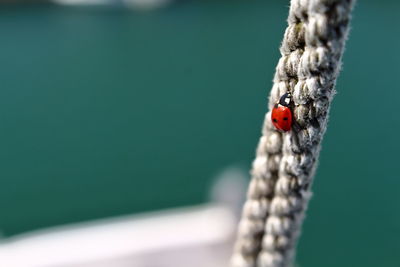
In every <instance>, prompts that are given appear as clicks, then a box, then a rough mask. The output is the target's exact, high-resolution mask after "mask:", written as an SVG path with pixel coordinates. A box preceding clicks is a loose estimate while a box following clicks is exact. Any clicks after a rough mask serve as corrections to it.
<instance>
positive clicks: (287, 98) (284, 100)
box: [279, 93, 292, 107]
mask: <svg viewBox="0 0 400 267" xmlns="http://www.w3.org/2000/svg"><path fill="white" fill-rule="evenodd" d="M291 101H292V95H291V94H290V93H285V94H283V95H282V96H281V98H280V99H279V105H282V106H284V107H289V105H290V102H291Z"/></svg>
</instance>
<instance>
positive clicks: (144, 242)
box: [0, 167, 245, 267]
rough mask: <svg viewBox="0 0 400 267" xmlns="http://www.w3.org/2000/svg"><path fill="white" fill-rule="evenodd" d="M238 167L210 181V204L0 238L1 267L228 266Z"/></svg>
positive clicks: (240, 191) (239, 187)
mask: <svg viewBox="0 0 400 267" xmlns="http://www.w3.org/2000/svg"><path fill="white" fill-rule="evenodd" d="M244 179H245V174H244V172H243V171H242V170H241V169H238V168H235V167H233V168H228V169H226V170H225V171H223V172H221V174H220V175H219V176H218V177H217V181H216V183H215V185H214V186H213V190H212V196H213V198H214V200H216V201H215V202H214V203H213V202H212V203H210V204H207V205H201V206H195V207H189V208H181V209H173V210H167V211H162V212H153V213H147V214H143V215H135V216H125V217H120V218H114V219H106V220H98V221H94V222H90V223H80V224H75V225H70V226H64V227H57V228H52V229H49V230H45V231H36V232H33V233H29V234H24V235H20V236H17V237H14V238H11V239H8V240H5V241H3V242H2V243H0V266H4V267H188V266H190V267H204V266H207V267H223V266H228V261H229V257H230V254H231V249H232V242H233V238H234V235H235V232H236V231H235V228H236V223H237V218H238V217H237V214H235V213H236V212H235V211H236V210H237V206H238V205H240V204H241V203H240V202H241V201H240V200H241V199H242V198H243V196H244V187H242V185H244V182H243V180H244Z"/></svg>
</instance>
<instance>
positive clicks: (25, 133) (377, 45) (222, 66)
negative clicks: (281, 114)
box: [0, 0, 400, 267]
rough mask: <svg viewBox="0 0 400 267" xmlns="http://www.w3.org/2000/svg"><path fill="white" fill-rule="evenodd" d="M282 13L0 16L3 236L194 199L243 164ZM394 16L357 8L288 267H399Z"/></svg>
mask: <svg viewBox="0 0 400 267" xmlns="http://www.w3.org/2000/svg"><path fill="white" fill-rule="evenodd" d="M288 5H289V3H288V2H287V1H278V0H275V1H245V0H240V1H184V2H176V3H173V4H172V5H169V6H167V7H166V8H163V9H158V10H152V11H150V10H148V11H145V12H137V11H132V10H128V9H125V8H123V7H97V8H93V7H92V8H72V7H57V6H52V5H46V4H42V5H14V6H1V8H0V33H1V38H0V87H1V90H0V127H1V128H0V148H1V149H0V162H1V163H0V164H1V165H0V166H1V167H0V228H1V231H2V233H3V235H4V236H12V235H15V234H18V233H22V232H25V231H28V230H34V229H39V228H43V227H48V226H53V225H60V224H64V223H71V222H79V221H85V220H90V219H97V218H104V217H110V216H117V215H123V214H131V213H137V212H143V211H149V210H158V209H164V208H170V207H180V206H185V205H193V204H199V203H204V202H205V201H207V194H208V190H209V187H210V184H211V183H212V180H213V179H214V177H215V175H216V174H217V173H218V172H219V171H220V170H221V169H223V168H225V167H227V166H229V165H232V164H236V165H240V166H243V168H245V169H249V168H250V164H251V161H252V159H253V157H254V150H255V147H256V144H257V141H258V138H259V136H260V128H261V124H262V121H263V116H264V113H265V111H266V97H267V95H268V93H269V90H270V87H271V79H272V76H273V73H274V68H275V65H276V63H277V60H278V58H279V51H278V46H279V44H280V41H281V39H282V35H283V31H284V29H285V26H286V21H285V20H286V17H287V11H288ZM399 10H400V2H398V1H389V0H386V1H379V2H377V1H372V0H371V1H359V3H358V5H357V6H356V8H355V12H354V17H353V22H352V30H351V34H350V39H349V42H348V45H347V50H346V52H345V56H344V65H343V72H342V74H341V76H340V78H339V81H338V84H337V91H338V94H337V96H336V98H335V101H334V104H333V106H332V109H331V119H330V123H329V128H328V131H327V134H326V138H325V139H324V143H323V150H322V154H321V160H320V164H319V169H318V173H317V177H316V180H315V183H314V187H313V188H314V198H313V199H312V202H311V205H310V208H309V210H308V217H307V219H306V223H305V225H304V231H303V235H302V238H301V242H300V245H299V252H298V262H299V264H300V265H301V266H307V267H320V266H324V267H333V266H335V267H337V266H341V267H345V266H349V267H350V266H363V267H367V266H374V267H376V266H379V267H389V266H390V267H395V266H397V267H398V266H400V255H399V253H398V251H399V250H400V241H399V237H400V208H399V204H400V200H399V187H400V177H399V172H398V170H399V163H398V160H399V156H398V151H399V148H400V146H399V143H398V136H399V130H400V119H399V115H400V114H399V111H398V110H397V108H398V99H399V97H400V90H399V89H400V88H399V85H398V84H397V82H396V81H397V80H396V79H397V78H398V77H400V70H399V65H398V62H399V61H400V55H399V53H398V47H399V46H400V30H399V26H400V23H399V21H398V17H399Z"/></svg>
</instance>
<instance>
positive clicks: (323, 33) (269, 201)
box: [231, 0, 354, 267]
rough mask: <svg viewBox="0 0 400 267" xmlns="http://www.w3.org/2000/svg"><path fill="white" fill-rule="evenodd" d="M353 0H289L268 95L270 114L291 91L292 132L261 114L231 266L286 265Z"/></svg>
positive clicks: (290, 258)
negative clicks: (286, 23) (263, 117)
mask: <svg viewBox="0 0 400 267" xmlns="http://www.w3.org/2000/svg"><path fill="white" fill-rule="evenodd" d="M353 2H354V1H352V0H292V1H291V5H290V11H289V18H288V27H287V29H286V31H285V35H284V38H283V42H282V46H281V49H280V52H281V55H282V57H281V58H280V60H279V62H278V65H277V67H276V73H275V77H274V84H273V87H272V90H271V93H270V97H269V110H270V111H271V110H272V108H273V106H274V104H275V103H276V102H277V101H278V99H279V97H280V96H281V95H283V94H284V93H287V92H290V93H291V94H292V98H293V99H292V100H293V102H294V108H293V110H292V111H293V117H294V121H295V122H294V124H293V127H292V130H290V131H289V132H284V133H281V132H279V131H277V130H276V129H275V128H274V126H273V125H272V123H271V112H270V111H269V112H268V113H267V114H266V116H265V121H264V126H263V131H262V137H261V138H260V141H259V144H258V148H257V153H256V159H255V160H254V162H253V167H252V171H251V174H252V179H251V181H250V185H249V188H248V193H247V200H246V202H245V205H244V207H243V212H242V218H241V221H240V223H239V229H238V237H237V241H236V244H235V248H234V254H233V257H232V260H231V266H233V267H255V266H258V267H285V266H290V265H291V264H292V263H293V258H294V254H295V253H294V252H295V246H296V243H297V239H298V236H299V234H300V228H301V224H302V221H303V218H304V213H305V210H306V207H307V204H308V200H309V199H310V196H311V191H310V187H311V183H312V180H313V176H314V172H315V169H316V165H317V159H318V156H319V151H320V144H321V140H322V137H323V135H324V132H325V130H326V127H327V120H328V112H329V107H330V103H331V101H332V98H333V95H334V93H335V90H334V87H335V82H336V78H337V76H338V73H339V70H340V62H341V57H342V53H343V49H344V43H345V40H346V37H347V32H348V25H349V20H350V12H351V9H352V6H353Z"/></svg>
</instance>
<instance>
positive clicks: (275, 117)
mask: <svg viewBox="0 0 400 267" xmlns="http://www.w3.org/2000/svg"><path fill="white" fill-rule="evenodd" d="M271 120H272V124H273V125H274V126H275V127H276V128H277V129H278V130H281V131H284V132H287V131H289V130H290V129H291V128H292V111H291V110H290V108H289V107H285V106H282V105H280V104H276V105H275V106H274V108H273V109H272V114H271Z"/></svg>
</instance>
